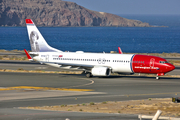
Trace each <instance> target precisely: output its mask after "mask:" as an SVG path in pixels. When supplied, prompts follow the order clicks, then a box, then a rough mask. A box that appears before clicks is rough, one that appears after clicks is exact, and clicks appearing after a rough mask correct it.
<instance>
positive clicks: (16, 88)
mask: <svg viewBox="0 0 180 120" xmlns="http://www.w3.org/2000/svg"><path fill="white" fill-rule="evenodd" d="M26 89H32V90H63V91H81V92H83V91H93V90H92V89H71V88H52V87H33V86H16V87H7V88H0V91H7V90H26Z"/></svg>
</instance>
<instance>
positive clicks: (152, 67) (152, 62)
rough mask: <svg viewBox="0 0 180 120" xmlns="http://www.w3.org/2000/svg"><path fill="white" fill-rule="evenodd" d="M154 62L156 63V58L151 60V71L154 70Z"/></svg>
mask: <svg viewBox="0 0 180 120" xmlns="http://www.w3.org/2000/svg"><path fill="white" fill-rule="evenodd" d="M154 62H155V59H154V58H151V59H150V63H149V66H150V71H152V70H154Z"/></svg>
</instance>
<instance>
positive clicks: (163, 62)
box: [159, 61, 168, 64]
mask: <svg viewBox="0 0 180 120" xmlns="http://www.w3.org/2000/svg"><path fill="white" fill-rule="evenodd" d="M159 63H162V64H165V63H168V62H167V61H159Z"/></svg>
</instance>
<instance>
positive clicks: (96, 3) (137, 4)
mask: <svg viewBox="0 0 180 120" xmlns="http://www.w3.org/2000/svg"><path fill="white" fill-rule="evenodd" d="M65 1H71V2H75V3H77V4H79V5H81V6H83V7H85V8H88V9H90V10H94V11H100V12H108V13H113V14H179V15H180V0H65Z"/></svg>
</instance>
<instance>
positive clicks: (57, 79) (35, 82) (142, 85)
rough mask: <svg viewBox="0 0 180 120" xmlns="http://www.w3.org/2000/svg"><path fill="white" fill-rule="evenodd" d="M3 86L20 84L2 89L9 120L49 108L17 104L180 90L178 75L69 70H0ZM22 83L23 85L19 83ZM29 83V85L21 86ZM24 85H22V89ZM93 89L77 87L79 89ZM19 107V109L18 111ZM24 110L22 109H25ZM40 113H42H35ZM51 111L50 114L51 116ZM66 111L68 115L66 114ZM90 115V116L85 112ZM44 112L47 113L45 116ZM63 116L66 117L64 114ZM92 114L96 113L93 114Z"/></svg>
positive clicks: (2, 108)
mask: <svg viewBox="0 0 180 120" xmlns="http://www.w3.org/2000/svg"><path fill="white" fill-rule="evenodd" d="M0 76H1V81H0V85H1V86H0V87H1V89H2V88H9V87H15V86H19V88H20V89H17V90H5V91H4V90H2V91H0V119H1V118H3V120H9V119H11V118H12V117H13V118H14V119H19V118H28V117H29V116H30V115H31V114H33V119H40V118H44V117H45V115H44V114H45V113H46V112H47V111H38V112H36V111H33V110H20V109H17V107H27V106H47V105H50V106H51V105H62V104H64V105H65V104H82V103H90V102H103V101H124V100H136V99H148V98H167V97H168V98H169V97H175V96H178V95H179V94H180V91H179V86H180V79H179V78H166V77H164V78H163V77H162V78H161V79H160V80H156V79H155V78H154V77H143V76H140V77H135V76H111V77H108V78H104V77H101V78H99V77H93V78H91V79H89V78H86V77H85V76H84V75H66V74H40V73H39V74H38V73H5V72H1V73H0ZM20 86H21V87H20ZM22 86H26V87H24V88H23V87H22ZM27 86H33V87H38V88H39V87H40V88H41V87H47V89H43V88H41V89H34V90H33V89H29V88H28V87H27ZM21 88H22V89H21ZM48 88H59V89H60V88H66V89H69V91H66V90H53V89H52V90H49V89H48ZM79 89H80V90H82V89H83V90H90V91H76V90H79ZM18 111H19V112H18ZM22 111H23V112H22ZM35 113H39V114H35ZM48 113H49V116H48ZM48 113H47V116H46V118H47V119H52V118H54V117H55V116H56V118H59V119H63V120H64V118H65V117H69V118H74V117H75V118H76V119H79V118H85V119H98V118H99V119H107V120H108V119H111V118H117V119H122V118H123V119H137V116H129V115H128V116H127V115H121V114H95V113H84V114H82V113H74V112H71V114H70V115H69V114H68V112H61V113H58V112H53V111H48ZM64 115H67V116H64ZM85 115H87V116H85ZM43 116H44V117H43ZM62 116H64V117H62ZM92 116H93V117H92ZM98 116H99V117H98ZM103 116H107V117H105V118H104V117H103Z"/></svg>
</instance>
